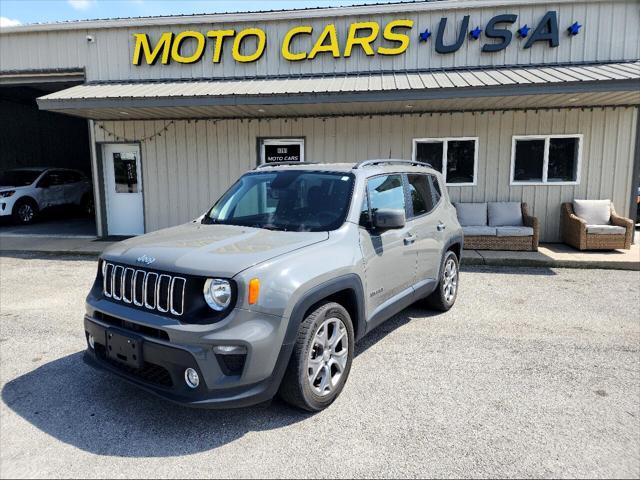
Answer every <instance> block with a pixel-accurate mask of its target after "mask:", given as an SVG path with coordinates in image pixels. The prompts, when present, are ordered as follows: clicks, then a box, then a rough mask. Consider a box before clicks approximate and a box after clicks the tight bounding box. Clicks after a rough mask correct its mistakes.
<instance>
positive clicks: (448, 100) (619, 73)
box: [38, 61, 640, 120]
mask: <svg viewBox="0 0 640 480" xmlns="http://www.w3.org/2000/svg"><path fill="white" fill-rule="evenodd" d="M38 104H39V106H40V108H41V109H43V110H51V111H57V112H61V113H67V114H71V115H76V116H81V117H87V118H93V119H98V120H112V119H158V118H216V117H218V118H226V117H236V118H237V117H239V118H256V117H273V116H277V117H286V116H313V115H340V114H354V113H355V114H374V113H389V112H405V113H408V112H411V111H416V112H417V111H425V112H429V111H450V110H483V109H507V108H548V107H567V106H613V105H637V104H640V61H634V62H620V63H598V64H576V65H562V66H536V67H508V68H507V67H501V68H482V69H459V68H456V69H451V70H441V71H426V72H418V71H407V72H380V73H367V74H364V73H360V74H348V75H331V76H329V75H323V76H317V75H314V76H297V77H270V78H246V79H244V78H243V79H237V78H236V79H220V80H200V81H158V82H130V83H92V84H84V85H78V86H75V87H72V88H69V89H66V90H62V91H59V92H56V93H52V94H50V95H46V96H44V97H41V98H39V99H38Z"/></svg>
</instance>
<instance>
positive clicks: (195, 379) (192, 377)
mask: <svg viewBox="0 0 640 480" xmlns="http://www.w3.org/2000/svg"><path fill="white" fill-rule="evenodd" d="M184 381H185V383H186V384H187V387H189V388H198V385H200V377H199V376H198V372H196V371H195V370H194V369H193V368H187V369H186V370H185V371H184Z"/></svg>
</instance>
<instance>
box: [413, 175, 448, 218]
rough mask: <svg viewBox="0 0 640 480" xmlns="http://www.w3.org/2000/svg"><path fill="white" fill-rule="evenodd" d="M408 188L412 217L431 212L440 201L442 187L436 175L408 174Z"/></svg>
mask: <svg viewBox="0 0 640 480" xmlns="http://www.w3.org/2000/svg"><path fill="white" fill-rule="evenodd" d="M407 186H408V189H409V199H408V200H409V201H410V202H411V203H410V207H411V210H412V212H411V217H419V216H420V215H425V214H427V213H429V212H431V211H432V210H433V209H434V208H435V207H436V205H437V204H438V202H439V201H440V196H441V194H440V187H439V186H438V179H437V178H436V177H435V176H434V175H426V174H408V175H407Z"/></svg>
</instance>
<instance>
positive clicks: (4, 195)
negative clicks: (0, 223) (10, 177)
mask: <svg viewBox="0 0 640 480" xmlns="http://www.w3.org/2000/svg"><path fill="white" fill-rule="evenodd" d="M14 193H16V191H15V190H5V191H4V192H0V197H2V198H7V197H10V196H11V195H13V194H14Z"/></svg>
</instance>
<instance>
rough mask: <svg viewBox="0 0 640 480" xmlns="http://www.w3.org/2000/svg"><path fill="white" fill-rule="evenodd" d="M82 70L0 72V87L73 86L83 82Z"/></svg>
mask: <svg viewBox="0 0 640 480" xmlns="http://www.w3.org/2000/svg"><path fill="white" fill-rule="evenodd" d="M84 79H85V76H84V69H70V70H66V69H65V70H63V69H59V70H22V71H4V72H1V71H0V86H3V87H8V86H11V87H14V86H25V85H43V84H46V85H53V84H73V83H82V82H84Z"/></svg>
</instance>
